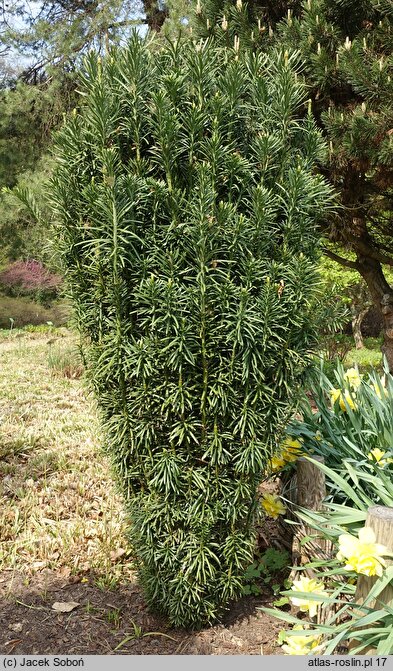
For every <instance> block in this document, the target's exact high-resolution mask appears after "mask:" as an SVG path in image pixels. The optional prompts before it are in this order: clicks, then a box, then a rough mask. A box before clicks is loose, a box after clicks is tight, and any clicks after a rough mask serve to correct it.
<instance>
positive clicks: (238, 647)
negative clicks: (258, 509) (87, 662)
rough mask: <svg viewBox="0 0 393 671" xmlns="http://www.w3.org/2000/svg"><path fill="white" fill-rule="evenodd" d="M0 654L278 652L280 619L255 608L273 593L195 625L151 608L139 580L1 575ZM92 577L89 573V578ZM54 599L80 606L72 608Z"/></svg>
mask: <svg viewBox="0 0 393 671" xmlns="http://www.w3.org/2000/svg"><path fill="white" fill-rule="evenodd" d="M0 580H1V581H2V582H1V583H0V654H11V653H12V654H16V655H22V654H29V655H30V654H32V655H37V654H40V655H43V654H50V655H54V654H59V655H93V654H94V655H112V654H123V655H261V654H263V655H274V654H280V651H281V648H280V647H278V646H277V645H276V643H275V641H276V639H277V635H278V633H279V631H280V629H282V624H280V622H278V621H277V620H274V619H273V618H271V617H270V616H268V615H267V614H265V613H262V612H261V611H259V610H257V608H258V607H260V606H269V605H270V603H271V597H270V595H269V594H266V595H261V596H260V597H244V598H243V599H241V600H240V601H239V602H237V603H235V604H233V606H232V607H231V608H230V609H229V611H228V613H227V614H226V616H225V617H224V618H223V621H222V623H221V624H219V625H216V626H214V627H209V628H206V629H203V630H201V631H197V632H195V631H194V632H193V631H186V630H181V629H172V628H170V627H169V626H168V624H167V623H166V620H165V618H162V617H160V616H159V615H155V614H152V613H150V612H149V611H148V610H147V608H146V604H145V602H144V598H143V595H142V593H141V590H140V588H139V586H138V585H137V583H136V582H131V583H129V584H119V585H117V586H116V588H115V589H113V590H102V589H99V588H98V587H97V586H96V585H95V584H94V577H93V576H91V577H90V578H89V579H87V580H88V581H87V582H84V583H81V582H80V580H81V579H80V578H79V577H76V576H70V577H69V578H61V577H60V576H59V573H56V572H52V571H50V572H42V573H39V574H35V576H34V578H32V579H31V580H30V584H29V585H28V586H24V585H23V582H24V578H23V576H22V575H14V576H13V577H12V578H11V577H7V576H6V575H5V573H4V572H3V574H2V575H1V577H0ZM85 580H86V578H85ZM56 602H60V603H69V602H74V603H78V604H79V605H78V606H77V607H76V608H75V610H73V611H72V612H70V613H58V612H56V611H54V610H53V609H52V605H53V604H54V603H56Z"/></svg>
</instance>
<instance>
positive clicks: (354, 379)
mask: <svg viewBox="0 0 393 671" xmlns="http://www.w3.org/2000/svg"><path fill="white" fill-rule="evenodd" d="M344 380H346V381H347V382H348V383H349V385H350V386H351V387H352V389H358V388H359V387H360V385H361V384H362V376H361V375H359V371H358V370H356V368H348V370H347V371H345V373H344Z"/></svg>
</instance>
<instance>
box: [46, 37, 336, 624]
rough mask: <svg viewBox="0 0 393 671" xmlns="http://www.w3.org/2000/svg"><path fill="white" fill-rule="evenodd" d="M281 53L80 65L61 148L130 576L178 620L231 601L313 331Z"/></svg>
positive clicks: (308, 161) (291, 78) (73, 264)
mask: <svg viewBox="0 0 393 671" xmlns="http://www.w3.org/2000/svg"><path fill="white" fill-rule="evenodd" d="M296 67H297V62H296V57H290V58H288V55H287V54H285V53H281V52H280V51H277V52H274V53H273V54H271V55H270V56H267V55H264V54H261V53H259V54H252V53H250V52H242V51H241V50H239V49H237V48H236V47H234V48H231V49H223V48H220V47H218V46H215V45H212V44H211V43H208V42H201V43H198V44H194V43H193V42H191V41H189V42H188V43H187V42H185V43H180V42H178V43H176V44H168V45H167V46H165V47H164V48H162V49H157V48H156V46H155V43H154V42H153V43H152V42H150V41H149V40H147V41H143V40H141V39H140V38H139V37H137V36H136V35H134V37H133V38H132V40H131V41H130V43H129V45H128V47H127V48H125V49H124V50H114V51H113V52H112V53H111V54H110V55H109V56H108V57H107V58H106V59H105V60H104V61H103V62H101V60H100V58H98V57H96V56H94V55H90V56H89V57H88V58H87V60H86V63H85V71H84V73H82V75H81V79H82V83H81V94H82V96H83V104H81V108H80V111H79V112H75V113H74V115H73V116H72V118H70V119H69V120H68V122H67V123H66V124H65V126H64V128H63V129H62V130H61V132H60V133H59V135H58V137H57V169H56V173H55V176H54V178H53V182H52V200H53V204H54V207H55V210H56V212H57V217H58V220H59V228H58V237H59V243H60V246H61V249H62V257H63V260H64V266H65V271H66V276H67V280H68V284H69V291H70V294H71V297H72V300H73V304H74V307H75V314H76V318H77V322H78V325H79V328H80V331H81V333H82V336H83V339H84V343H85V358H86V362H87V367H88V370H89V372H90V378H91V382H92V385H93V387H94V389H95V392H96V395H97V399H98V402H99V406H100V409H101V413H102V420H103V426H104V428H105V431H106V436H107V445H108V451H109V453H110V454H111V455H112V459H113V463H114V466H115V470H116V473H117V477H118V480H119V482H120V483H121V486H122V488H123V491H124V493H125V497H126V501H127V507H128V510H129V516H130V527H131V536H132V540H133V544H134V548H135V553H136V556H137V558H138V563H139V574H140V580H141V582H142V584H143V587H144V589H145V594H146V598H147V600H148V602H149V604H150V605H151V606H152V607H154V608H155V609H158V610H160V611H161V612H164V613H165V614H167V616H168V617H169V619H170V621H171V622H172V623H173V624H174V625H181V626H185V627H199V626H201V625H204V624H206V623H211V622H213V621H214V620H216V619H217V618H218V617H219V616H220V615H221V614H222V612H223V611H224V610H225V608H226V607H227V604H228V602H229V601H230V600H231V599H234V598H237V597H238V596H239V595H240V594H241V592H242V586H243V578H244V570H245V567H246V566H247V565H248V564H249V563H250V562H251V560H252V556H253V547H254V529H255V521H256V517H257V514H258V499H257V486H258V483H259V482H260V480H261V475H262V473H263V471H264V469H265V466H266V463H267V460H268V459H269V456H270V455H271V453H272V451H273V449H274V442H275V436H276V435H277V433H278V432H279V431H280V430H282V427H283V426H284V424H285V423H286V421H287V419H288V415H289V413H290V412H291V409H292V408H293V404H294V403H295V402H296V397H297V388H298V385H299V383H300V382H301V380H302V376H303V375H304V372H305V370H306V368H307V366H308V363H309V351H310V347H311V345H312V343H313V342H314V339H315V328H314V326H313V324H314V320H313V298H314V295H315V289H316V284H317V282H318V280H317V277H316V273H315V259H316V257H317V256H318V244H319V243H318V236H317V233H316V227H317V224H318V220H319V219H320V217H322V216H323V214H324V211H325V209H326V207H327V205H328V203H329V200H330V191H329V188H328V187H327V185H326V184H325V182H324V181H323V179H322V178H321V177H319V176H317V175H316V174H315V162H316V160H318V158H320V157H321V156H322V155H323V152H324V151H325V147H324V144H323V142H322V140H321V137H320V134H319V132H318V131H317V129H316V127H315V125H314V123H313V121H312V119H311V117H310V116H309V115H307V114H305V113H304V109H305V107H304V98H305V94H304V90H303V89H302V86H301V84H300V83H299V79H298V78H297V77H296V74H295V70H296Z"/></svg>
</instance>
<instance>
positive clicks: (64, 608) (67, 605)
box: [52, 601, 79, 613]
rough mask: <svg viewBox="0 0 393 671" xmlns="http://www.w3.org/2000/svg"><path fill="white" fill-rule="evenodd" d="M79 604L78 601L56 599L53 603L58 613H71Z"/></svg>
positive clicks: (53, 607)
mask: <svg viewBox="0 0 393 671" xmlns="http://www.w3.org/2000/svg"><path fill="white" fill-rule="evenodd" d="M78 606H79V603H77V602H76V601H55V603H54V604H53V605H52V610H55V611H57V612H58V613H71V611H72V610H75V608H78Z"/></svg>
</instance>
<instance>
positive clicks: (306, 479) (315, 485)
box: [296, 457, 326, 510]
mask: <svg viewBox="0 0 393 671" xmlns="http://www.w3.org/2000/svg"><path fill="white" fill-rule="evenodd" d="M313 459H314V461H319V462H320V463H321V464H323V463H324V458H323V457H313ZM296 465H297V469H296V472H297V504H298V506H301V507H302V508H307V509H308V510H321V509H322V501H323V500H324V498H325V496H326V483H325V473H324V472H323V471H321V469H320V468H318V466H316V465H315V464H313V463H311V461H308V459H305V458H304V457H299V459H298V460H297V462H296Z"/></svg>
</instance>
